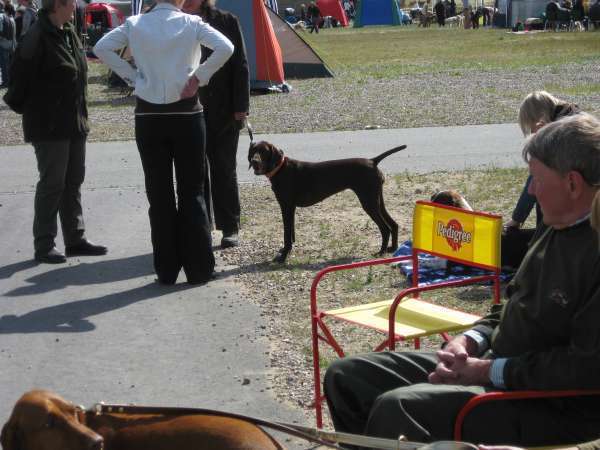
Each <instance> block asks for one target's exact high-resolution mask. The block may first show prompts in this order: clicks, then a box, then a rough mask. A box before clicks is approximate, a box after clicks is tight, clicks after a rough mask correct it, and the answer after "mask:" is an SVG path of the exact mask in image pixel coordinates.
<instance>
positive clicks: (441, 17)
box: [433, 0, 446, 27]
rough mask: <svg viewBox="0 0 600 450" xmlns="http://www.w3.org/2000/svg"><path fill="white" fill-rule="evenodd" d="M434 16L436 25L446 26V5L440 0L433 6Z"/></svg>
mask: <svg viewBox="0 0 600 450" xmlns="http://www.w3.org/2000/svg"><path fill="white" fill-rule="evenodd" d="M433 11H434V12H435V17H436V19H437V23H438V27H443V26H446V7H445V6H444V4H443V3H442V0H438V1H437V3H436V4H435V6H434V7H433Z"/></svg>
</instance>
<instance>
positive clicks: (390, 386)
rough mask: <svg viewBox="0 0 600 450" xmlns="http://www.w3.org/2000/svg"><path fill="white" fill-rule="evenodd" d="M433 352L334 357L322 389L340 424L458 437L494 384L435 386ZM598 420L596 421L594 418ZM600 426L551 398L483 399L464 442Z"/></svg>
mask: <svg viewBox="0 0 600 450" xmlns="http://www.w3.org/2000/svg"><path fill="white" fill-rule="evenodd" d="M436 362H437V359H436V357H435V355H434V354H431V353H424V352H423V353H422V352H405V353H393V352H382V353H369V354H365V355H359V356H353V357H347V358H342V359H338V360H335V361H334V362H333V363H332V364H331V366H330V367H329V368H328V369H327V372H326V374H325V380H324V390H325V395H326V398H327V403H328V405H329V411H330V413H331V417H332V420H333V424H334V426H335V429H336V430H338V431H343V432H350V433H356V434H366V435H369V436H378V437H384V438H390V439H396V438H398V436H400V435H405V436H406V437H407V438H408V439H409V440H412V441H418V442H432V441H438V440H452V439H453V427H454V421H455V419H456V416H457V415H458V412H459V411H460V409H461V408H462V407H463V406H464V405H465V404H466V403H467V401H468V400H469V399H470V398H472V397H473V396H475V395H477V394H480V393H483V392H485V391H487V390H489V389H488V388H483V387H480V386H451V385H433V384H429V383H428V382H427V376H428V374H429V373H430V372H432V371H433V370H434V368H435V365H436ZM596 420H597V419H596ZM597 435H598V424H597V423H596V424H594V421H593V420H592V419H591V418H586V417H585V414H581V417H576V416H571V415H569V414H567V411H566V409H565V407H564V403H562V402H560V401H559V402H555V401H553V400H519V401H502V402H493V403H488V404H484V405H481V406H479V407H477V408H475V409H474V410H473V411H472V412H471V413H470V414H469V415H468V416H467V419H466V421H465V422H464V426H463V440H465V441H468V442H472V443H474V444H479V443H487V444H510V445H519V446H542V445H552V444H572V443H576V442H583V441H587V440H591V439H595V436H597Z"/></svg>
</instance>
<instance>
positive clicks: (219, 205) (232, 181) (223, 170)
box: [206, 113, 240, 232]
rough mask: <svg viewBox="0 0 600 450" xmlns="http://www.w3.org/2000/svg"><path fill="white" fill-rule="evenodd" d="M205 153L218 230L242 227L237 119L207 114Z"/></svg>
mask: <svg viewBox="0 0 600 450" xmlns="http://www.w3.org/2000/svg"><path fill="white" fill-rule="evenodd" d="M206 123H207V135H206V153H207V155H208V161H209V166H210V187H211V189H210V193H211V197H212V204H213V211H214V215H215V227H216V229H217V230H222V231H227V232H233V231H238V230H239V228H240V194H239V189H238V180H237V171H236V167H237V164H236V157H237V148H238V141H239V138H240V131H239V128H238V127H237V125H238V123H237V121H235V120H233V119H232V120H229V121H226V122H223V121H219V120H217V119H213V118H212V117H211V116H210V113H209V114H208V116H207V121H206Z"/></svg>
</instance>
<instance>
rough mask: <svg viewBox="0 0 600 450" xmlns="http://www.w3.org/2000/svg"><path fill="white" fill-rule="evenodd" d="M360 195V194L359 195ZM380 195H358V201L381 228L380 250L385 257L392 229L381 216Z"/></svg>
mask: <svg viewBox="0 0 600 450" xmlns="http://www.w3.org/2000/svg"><path fill="white" fill-rule="evenodd" d="M357 195H358V194H357ZM379 197H380V196H379V195H378V194H375V195H364V194H361V195H358V200H359V201H360V204H361V205H362V207H363V209H364V210H365V212H366V213H367V214H368V215H369V217H370V218H371V219H373V222H375V224H376V225H377V227H378V228H379V232H380V233H381V248H380V249H379V253H378V254H379V255H383V254H384V253H385V251H386V249H387V246H388V242H389V240H390V233H391V232H390V229H389V227H388V225H387V223H386V221H385V220H384V218H383V216H382V215H381V212H380V211H381V205H380V201H379Z"/></svg>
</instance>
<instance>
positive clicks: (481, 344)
mask: <svg viewBox="0 0 600 450" xmlns="http://www.w3.org/2000/svg"><path fill="white" fill-rule="evenodd" d="M463 334H464V335H465V336H468V337H470V338H471V339H473V340H474V341H475V342H476V343H477V354H478V355H482V354H483V352H485V351H486V350H487V349H488V341H487V338H486V337H485V336H484V335H483V334H481V333H480V332H479V331H477V330H468V331H465V332H464V333H463Z"/></svg>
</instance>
